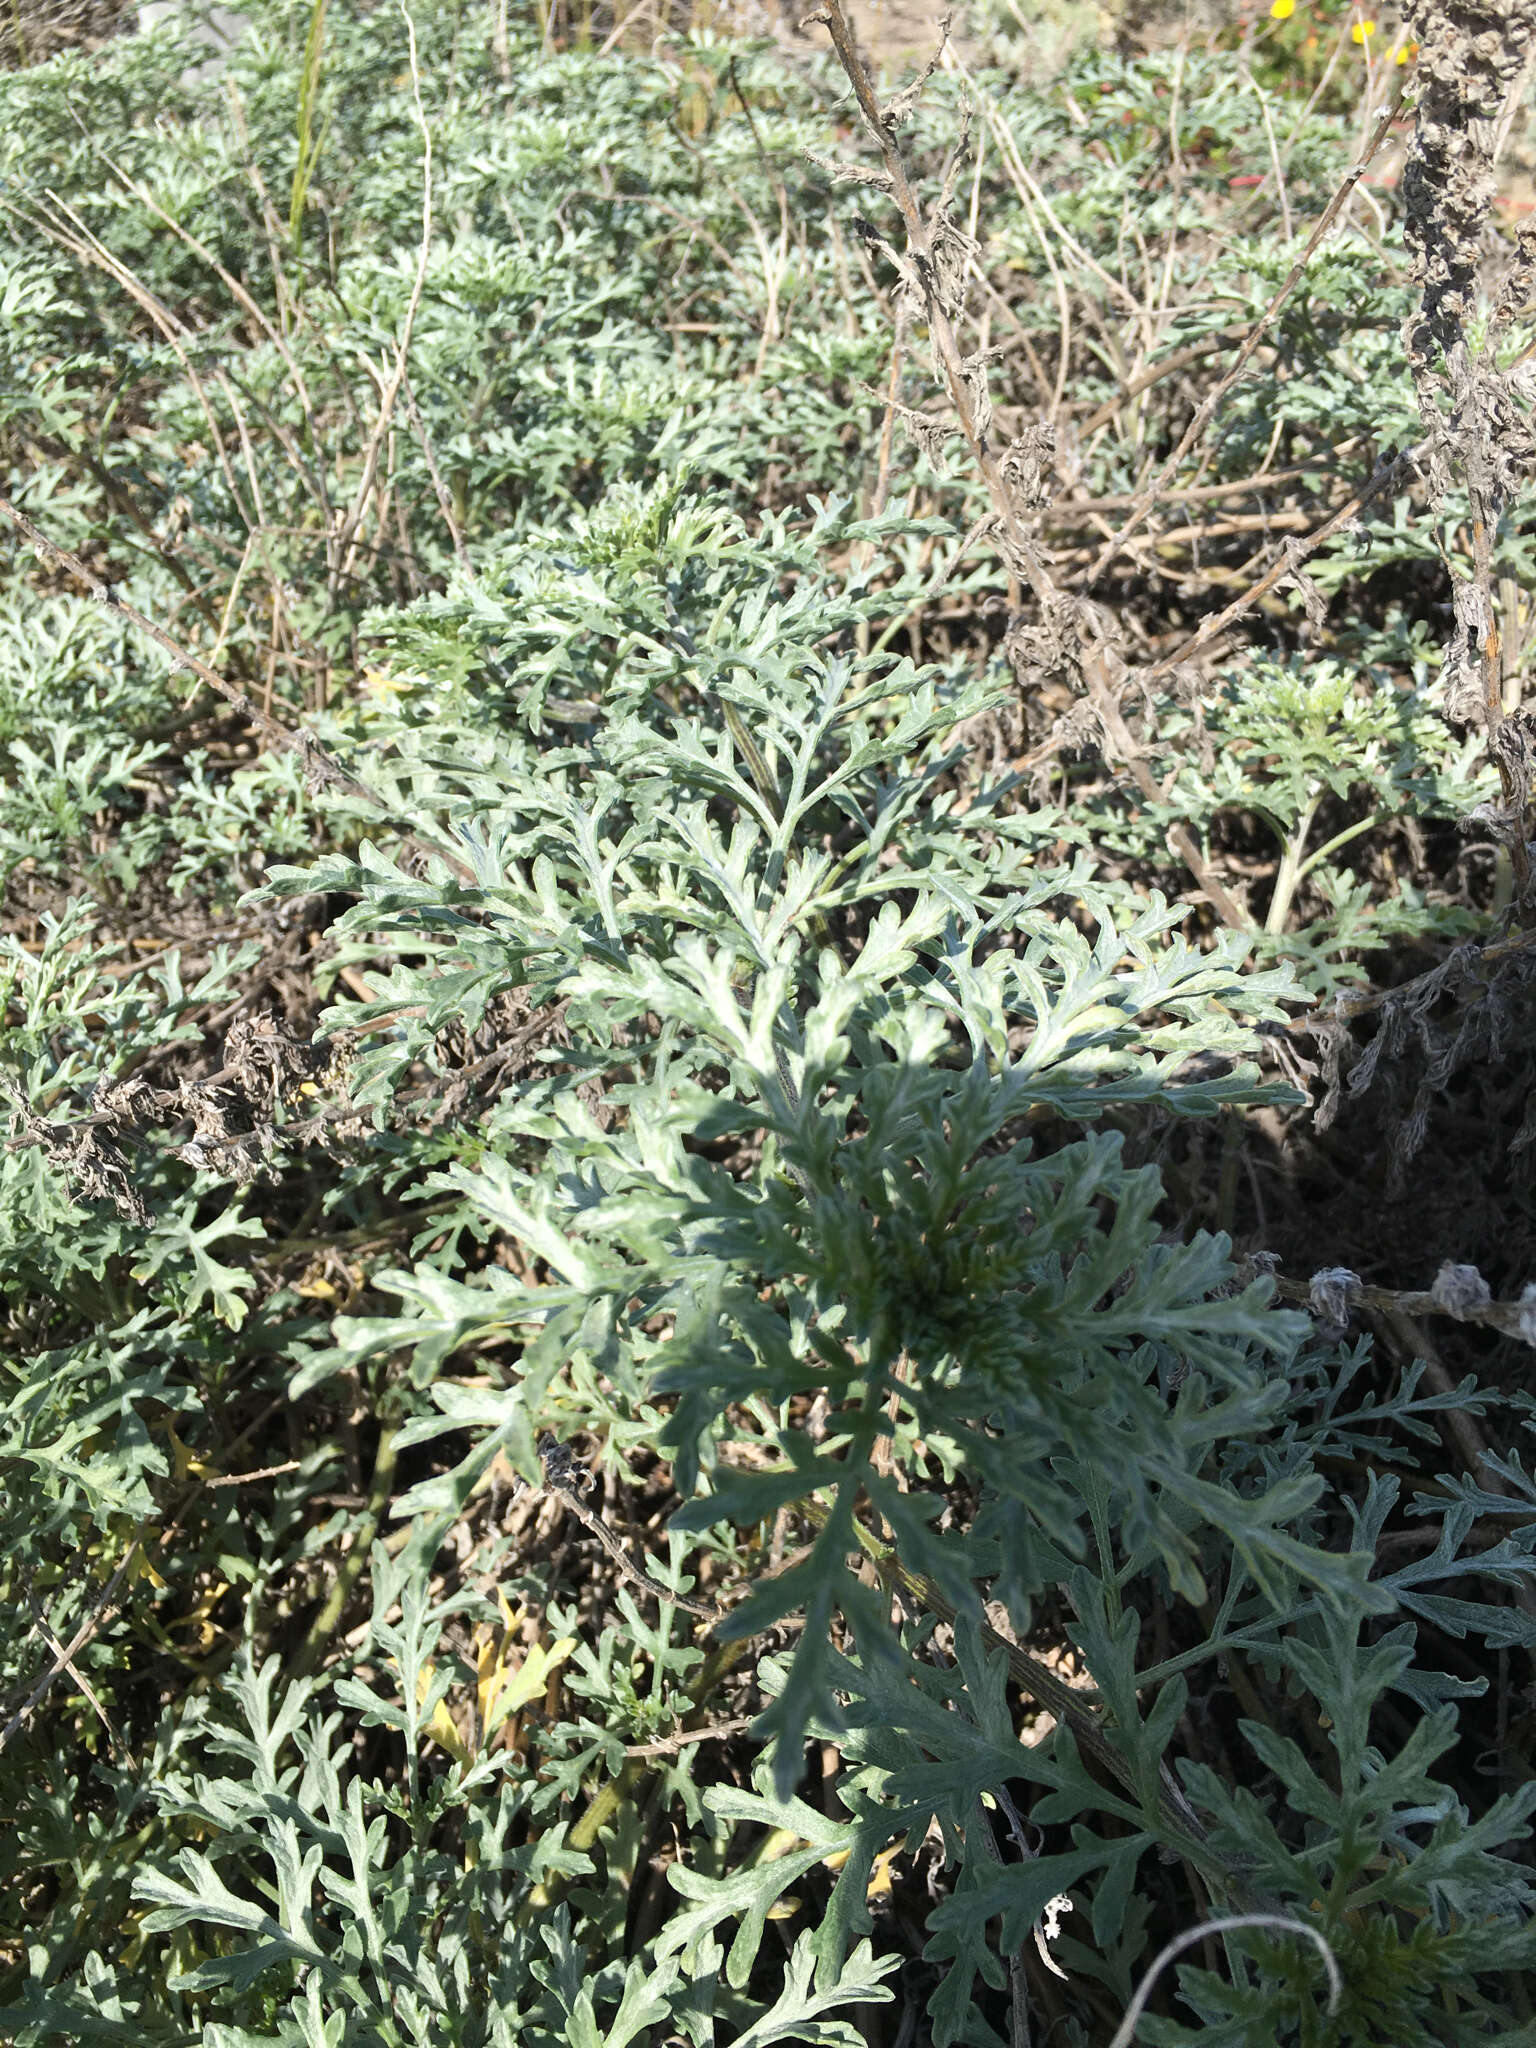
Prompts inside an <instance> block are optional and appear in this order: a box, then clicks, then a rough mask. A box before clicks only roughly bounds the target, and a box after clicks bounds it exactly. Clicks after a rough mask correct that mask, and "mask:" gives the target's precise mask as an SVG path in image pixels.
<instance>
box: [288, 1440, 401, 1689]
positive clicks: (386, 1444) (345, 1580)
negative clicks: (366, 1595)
mask: <svg viewBox="0 0 1536 2048" xmlns="http://www.w3.org/2000/svg"><path fill="white" fill-rule="evenodd" d="M394 1478H395V1425H394V1424H393V1423H392V1422H391V1423H386V1424H385V1426H384V1428H383V1429H382V1430H381V1431H380V1433H379V1448H378V1452H377V1454H376V1456H375V1458H374V1461H373V1487H372V1490H371V1492H370V1493H369V1495H368V1505H367V1507H366V1508H365V1509H364V1510H363V1519H362V1521H361V1522H360V1523H359V1525H358V1529H357V1534H356V1536H355V1537H354V1539H353V1543H352V1548H351V1550H350V1551H348V1553H347V1555H346V1557H345V1558H344V1559H343V1561H342V1566H341V1570H340V1571H339V1572H338V1573H337V1574H336V1583H335V1585H334V1586H332V1588H331V1591H330V1596H329V1598H328V1599H327V1600H326V1602H325V1605H324V1606H323V1607H322V1608H321V1609H320V1612H319V1613H318V1614H317V1615H316V1616H315V1618H314V1620H313V1621H312V1622H311V1623H310V1625H309V1632H308V1634H307V1635H306V1636H305V1638H304V1640H303V1642H302V1643H301V1644H300V1645H299V1648H298V1653H297V1655H296V1656H295V1657H294V1660H293V1664H292V1667H291V1669H290V1672H289V1675H290V1677H294V1678H303V1677H304V1676H305V1675H306V1674H307V1673H308V1672H311V1671H313V1670H314V1668H315V1665H316V1664H317V1663H318V1662H319V1659H320V1653H321V1651H322V1650H323V1649H324V1648H325V1646H326V1644H327V1643H328V1642H329V1641H330V1639H331V1637H332V1636H333V1635H334V1634H335V1633H336V1630H337V1628H338V1627H339V1626H340V1624H341V1617H342V1616H343V1615H344V1614H345V1613H346V1611H347V1602H348V1601H349V1600H350V1599H351V1597H352V1593H353V1589H354V1588H355V1587H356V1585H357V1582H358V1580H359V1579H360V1578H361V1577H362V1575H363V1567H364V1565H366V1564H367V1562H368V1554H369V1552H370V1551H371V1550H372V1548H373V1539H374V1537H375V1536H376V1535H377V1534H378V1533H379V1524H380V1522H381V1521H383V1519H384V1510H385V1509H386V1508H387V1507H388V1506H389V1500H390V1492H391V1489H392V1487H393V1485H394Z"/></svg>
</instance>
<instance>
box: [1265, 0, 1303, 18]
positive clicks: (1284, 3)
mask: <svg viewBox="0 0 1536 2048" xmlns="http://www.w3.org/2000/svg"><path fill="white" fill-rule="evenodd" d="M1295 12H1296V0H1274V5H1273V6H1272V7H1271V8H1270V10H1269V18H1270V20H1271V21H1289V20H1290V18H1291V16H1292V15H1293V14H1294V13H1295Z"/></svg>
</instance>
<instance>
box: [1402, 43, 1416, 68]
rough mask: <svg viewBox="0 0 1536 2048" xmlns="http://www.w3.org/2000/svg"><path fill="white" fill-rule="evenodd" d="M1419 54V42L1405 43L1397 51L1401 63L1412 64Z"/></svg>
mask: <svg viewBox="0 0 1536 2048" xmlns="http://www.w3.org/2000/svg"><path fill="white" fill-rule="evenodd" d="M1418 54H1419V46H1418V44H1417V43H1404V45H1403V47H1402V48H1401V49H1400V50H1399V51H1398V53H1397V61H1398V63H1399V64H1411V63H1412V62H1413V60H1414V58H1415V57H1417V55H1418Z"/></svg>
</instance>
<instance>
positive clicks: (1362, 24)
mask: <svg viewBox="0 0 1536 2048" xmlns="http://www.w3.org/2000/svg"><path fill="white" fill-rule="evenodd" d="M1375 33H1376V24H1375V22H1374V21H1357V22H1356V23H1355V25H1354V27H1353V28H1352V29H1351V30H1350V32H1349V35H1350V41H1351V42H1355V43H1359V44H1360V45H1361V47H1362V48H1364V46H1365V43H1366V41H1367V39H1368V38H1369V37H1371V36H1373V35H1375Z"/></svg>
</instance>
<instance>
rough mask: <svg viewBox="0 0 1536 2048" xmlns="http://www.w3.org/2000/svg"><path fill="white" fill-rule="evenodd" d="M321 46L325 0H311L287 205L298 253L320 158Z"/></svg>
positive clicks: (290, 226)
mask: <svg viewBox="0 0 1536 2048" xmlns="http://www.w3.org/2000/svg"><path fill="white" fill-rule="evenodd" d="M324 45H325V0H312V4H311V7H310V10H309V35H308V36H307V38H306V39H305V43H304V70H303V73H302V75H301V76H300V79H299V108H298V118H297V121H296V122H295V127H296V129H297V132H298V138H299V157H298V162H297V163H296V164H295V165H294V167H293V195H292V198H291V199H290V200H289V203H288V237H289V240H290V241H291V242H292V244H293V248H294V253H295V254H297V253H298V247H299V238H300V232H301V229H302V227H303V222H304V201H305V198H306V197H307V195H308V192H309V181H310V179H311V178H312V177H313V175H314V169H315V165H316V163H317V162H318V160H319V156H320V145H321V143H322V142H323V141H324V140H325V136H324V132H323V131H322V132H321V133H320V134H319V135H318V136H317V135H316V133H315V107H316V104H317V102H318V100H319V97H320V71H321V59H322V56H323V53H324Z"/></svg>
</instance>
